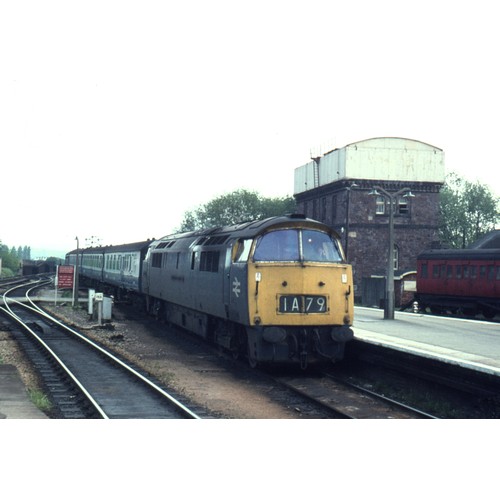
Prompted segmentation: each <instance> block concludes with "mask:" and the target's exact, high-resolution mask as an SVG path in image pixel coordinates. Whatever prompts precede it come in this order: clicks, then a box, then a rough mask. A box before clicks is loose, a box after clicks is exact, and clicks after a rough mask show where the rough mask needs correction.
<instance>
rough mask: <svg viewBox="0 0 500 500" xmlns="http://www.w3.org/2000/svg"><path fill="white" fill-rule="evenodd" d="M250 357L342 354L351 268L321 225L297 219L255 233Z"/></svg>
mask: <svg viewBox="0 0 500 500" xmlns="http://www.w3.org/2000/svg"><path fill="white" fill-rule="evenodd" d="M247 270H248V275H247V280H248V281H247V283H248V292H247V293H248V295H247V297H248V313H249V325H250V326H249V327H248V328H247V335H248V343H249V358H250V360H251V362H252V358H253V359H254V360H255V361H256V362H258V361H264V362H267V361H269V362H285V363H287V362H289V363H297V362H298V363H300V364H301V366H302V367H303V368H305V367H306V366H307V365H308V364H310V363H315V362H320V361H326V360H330V361H337V360H340V359H342V357H343V354H344V346H345V342H347V341H348V340H350V339H352V336H353V333H352V330H351V328H350V326H351V325H352V321H353V310H354V300H353V281H352V268H351V266H350V265H348V264H347V263H346V262H345V259H344V255H343V252H342V248H341V246H340V242H339V238H338V236H337V235H336V233H334V232H333V231H331V230H330V229H329V228H327V227H326V226H324V225H323V224H320V223H316V222H313V221H301V222H300V223H299V222H298V221H297V222H296V223H295V224H294V223H289V224H288V225H286V226H283V227H275V228H273V229H272V230H270V231H268V232H265V233H264V234H262V235H259V237H257V238H256V239H255V242H254V245H253V248H252V253H251V255H250V259H249V260H248V268H247Z"/></svg>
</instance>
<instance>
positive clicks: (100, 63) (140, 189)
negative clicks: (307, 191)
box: [0, 0, 500, 253]
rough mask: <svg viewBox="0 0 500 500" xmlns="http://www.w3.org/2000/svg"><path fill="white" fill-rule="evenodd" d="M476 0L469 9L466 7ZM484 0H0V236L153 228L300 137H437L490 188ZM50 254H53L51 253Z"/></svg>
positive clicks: (166, 229)
mask: <svg viewBox="0 0 500 500" xmlns="http://www.w3.org/2000/svg"><path fill="white" fill-rule="evenodd" d="M470 5H473V8H472V7H470ZM496 13H497V8H496V6H495V3H494V2H486V1H482V0H478V1H476V2H474V3H473V4H470V3H469V2H449V1H446V2H440V1H436V0H433V1H432V2H431V1H425V0H424V1H420V2H412V3H411V6H410V2H401V1H384V0H381V1H377V2H373V1H355V0H354V1H353V0H349V2H347V1H342V2H340V1H339V2H337V1H333V0H329V1H314V0H308V1H307V2H305V1H304V2H294V1H291V0H289V1H272V0H265V1H259V0H253V1H252V2H238V1H236V0H232V1H218V0H211V1H210V2H208V1H201V0H200V1H199V0H193V1H191V2H187V1H186V2H170V1H166V0H164V1H161V2H148V1H141V2H127V1H120V2H107V1H105V0H100V1H98V2H92V1H86V2H78V3H77V2H67V1H64V2H50V1H44V2H3V1H2V2H1V3H0V165H1V172H2V174H1V175H2V177H1V180H2V182H1V199H2V217H1V222H0V239H1V240H2V241H3V243H5V244H8V245H9V246H13V245H14V246H19V245H23V246H24V245H29V246H31V247H32V248H33V249H34V250H36V251H35V253H36V252H38V249H42V248H45V249H48V250H50V251H53V250H59V251H61V252H62V253H64V252H66V251H68V250H71V249H73V248H75V244H76V242H75V237H76V236H78V237H79V240H80V244H81V245H82V246H84V245H85V239H86V238H88V237H90V236H97V237H99V238H100V240H101V243H102V244H112V243H124V242H132V241H138V240H142V239H146V238H148V237H156V238H159V237H161V236H163V235H165V234H168V233H170V232H172V231H173V230H174V229H175V228H176V227H178V226H179V224H180V222H181V220H182V216H183V214H184V212H185V211H186V210H190V209H193V208H195V207H197V206H198V205H200V204H202V203H206V202H207V201H209V200H210V199H212V198H214V197H215V196H218V195H220V194H224V193H227V192H230V191H233V190H234V189H238V188H246V189H250V190H256V191H258V192H260V193H261V194H263V195H265V196H286V195H292V194H293V175H294V169H295V168H296V167H298V166H300V165H303V164H304V163H306V162H307V161H309V154H310V150H311V149H315V150H317V149H318V148H324V149H325V152H326V151H327V150H328V149H333V148H334V147H343V146H345V145H346V144H349V143H352V142H356V141H360V140H363V139H368V138H371V137H380V136H395V137H407V138H411V139H416V140H420V141H423V142H427V143H429V144H432V145H433V146H437V147H439V148H441V149H443V150H444V152H445V163H446V168H447V170H448V171H454V172H457V173H458V174H459V175H461V176H464V177H466V178H468V179H470V180H476V179H477V180H480V181H481V182H483V183H485V184H488V185H489V187H490V188H491V189H492V191H493V192H494V194H495V195H497V196H500V182H499V180H500V174H499V163H500V162H499V159H498V155H497V150H498V124H497V122H498V119H497V118H498V115H499V97H498V93H499V89H500V82H499V79H500V78H499V72H498V68H497V66H498V55H497V52H498V47H499V46H500V40H499V38H500V34H499V30H498V28H497V26H496V23H497V14H496ZM52 253H53V252H52Z"/></svg>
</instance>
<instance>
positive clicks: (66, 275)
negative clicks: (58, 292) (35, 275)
mask: <svg viewBox="0 0 500 500" xmlns="http://www.w3.org/2000/svg"><path fill="white" fill-rule="evenodd" d="M74 276H75V266H57V288H73V279H74Z"/></svg>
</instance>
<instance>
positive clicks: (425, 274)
mask: <svg viewBox="0 0 500 500" xmlns="http://www.w3.org/2000/svg"><path fill="white" fill-rule="evenodd" d="M428 277H429V270H428V266H427V264H422V278H428Z"/></svg>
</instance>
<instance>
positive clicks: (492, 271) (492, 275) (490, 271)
mask: <svg viewBox="0 0 500 500" xmlns="http://www.w3.org/2000/svg"><path fill="white" fill-rule="evenodd" d="M494 279H495V266H488V281H493V280H494Z"/></svg>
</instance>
